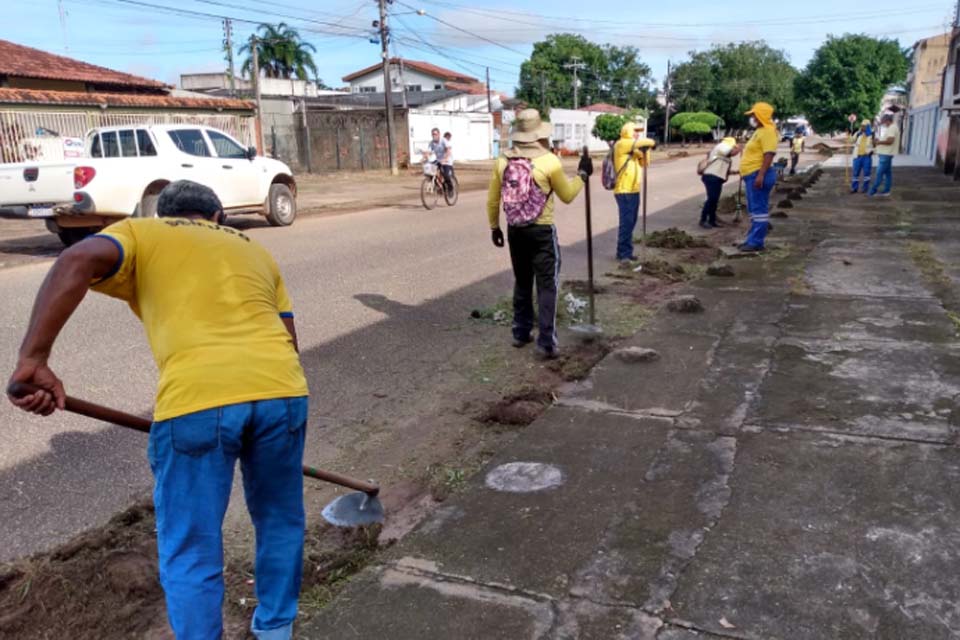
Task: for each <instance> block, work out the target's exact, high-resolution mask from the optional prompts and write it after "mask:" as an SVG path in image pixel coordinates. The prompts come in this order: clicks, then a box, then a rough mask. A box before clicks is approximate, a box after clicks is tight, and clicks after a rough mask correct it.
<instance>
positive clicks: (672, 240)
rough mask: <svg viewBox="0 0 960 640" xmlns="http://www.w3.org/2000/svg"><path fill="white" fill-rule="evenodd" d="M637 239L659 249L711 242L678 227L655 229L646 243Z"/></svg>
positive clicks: (683, 247)
mask: <svg viewBox="0 0 960 640" xmlns="http://www.w3.org/2000/svg"><path fill="white" fill-rule="evenodd" d="M635 240H636V239H635ZM636 241H637V242H641V243H642V244H646V246H648V247H655V248H657V249H696V248H700V247H709V246H710V243H709V242H707V241H706V240H704V239H703V238H696V237H694V236H692V235H690V234H689V233H687V232H686V231H683V230H682V229H677V228H676V227H670V228H669V229H663V230H662V231H654V232H653V233H651V234H650V235H648V236H647V240H646V242H645V243H643V242H642V241H641V240H636Z"/></svg>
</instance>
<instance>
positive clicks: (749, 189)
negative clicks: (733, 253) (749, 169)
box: [743, 169, 777, 249]
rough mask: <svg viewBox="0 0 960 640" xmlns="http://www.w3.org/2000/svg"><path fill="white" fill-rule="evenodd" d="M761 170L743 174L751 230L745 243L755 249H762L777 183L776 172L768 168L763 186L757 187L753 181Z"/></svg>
mask: <svg viewBox="0 0 960 640" xmlns="http://www.w3.org/2000/svg"><path fill="white" fill-rule="evenodd" d="M758 173H759V171H754V172H753V173H751V174H750V175H747V176H743V189H744V192H745V193H746V194H747V213H749V214H750V222H751V225H750V232H749V233H748V234H747V239H746V240H744V241H743V244H745V245H747V246H748V247H751V248H753V249H762V248H763V241H764V240H765V239H766V237H767V231H768V228H769V226H770V192H771V191H773V185H775V184H776V183H777V174H776V172H774V171H772V170H770V169H768V170H767V172H766V173H765V174H764V175H763V186H762V187H761V188H759V189H757V188H756V187H755V186H754V185H753V181H754V180H756V179H757V174H758Z"/></svg>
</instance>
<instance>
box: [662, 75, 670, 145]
mask: <svg viewBox="0 0 960 640" xmlns="http://www.w3.org/2000/svg"><path fill="white" fill-rule="evenodd" d="M671 82H672V80H671V78H670V61H669V60H667V83H666V85H665V87H664V89H665V90H664V96H663V97H664V102H665V105H664V106H665V109H664V114H665V115H664V117H663V143H664V144H667V143H668V142H670V84H671Z"/></svg>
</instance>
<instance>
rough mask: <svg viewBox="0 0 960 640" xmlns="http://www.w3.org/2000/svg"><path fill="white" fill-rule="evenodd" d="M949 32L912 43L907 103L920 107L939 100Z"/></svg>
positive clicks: (948, 45) (945, 64) (948, 43)
mask: <svg viewBox="0 0 960 640" xmlns="http://www.w3.org/2000/svg"><path fill="white" fill-rule="evenodd" d="M949 51H950V34H949V33H944V34H941V35H938V36H933V37H932V38H924V39H923V40H918V41H917V42H916V44H914V45H913V55H912V58H911V62H912V64H911V67H910V71H909V73H908V74H907V104H908V105H909V106H910V107H912V108H915V107H922V106H924V105H927V104H933V103H938V102H940V89H941V87H942V86H943V69H944V67H945V66H947V58H948V53H949Z"/></svg>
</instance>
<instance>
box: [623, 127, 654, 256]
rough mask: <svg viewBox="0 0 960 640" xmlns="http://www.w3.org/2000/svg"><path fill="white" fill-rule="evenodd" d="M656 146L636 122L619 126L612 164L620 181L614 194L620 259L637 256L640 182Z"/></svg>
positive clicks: (641, 182)
mask: <svg viewBox="0 0 960 640" xmlns="http://www.w3.org/2000/svg"><path fill="white" fill-rule="evenodd" d="M653 146H654V142H653V140H651V139H650V138H641V137H640V132H639V131H638V130H637V125H635V124H634V123H632V122H627V123H626V124H624V125H623V127H621V129H620V139H619V140H617V142H616V143H615V144H614V145H613V168H614V169H615V170H616V172H617V182H616V185H615V186H614V188H613V197H614V198H615V199H616V201H617V210H618V212H619V214H620V226H619V229H618V230H617V260H619V261H620V262H625V261H630V260H636V259H637V256H635V255H634V254H633V230H634V229H635V228H636V227H637V214H638V212H639V211H640V186H641V185H642V184H643V167H644V166H645V163H646V152H647V150H648V149H650V148H652V147H653Z"/></svg>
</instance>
